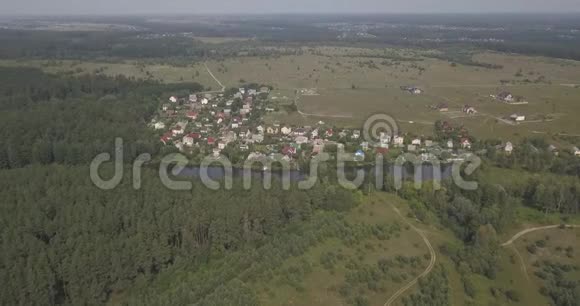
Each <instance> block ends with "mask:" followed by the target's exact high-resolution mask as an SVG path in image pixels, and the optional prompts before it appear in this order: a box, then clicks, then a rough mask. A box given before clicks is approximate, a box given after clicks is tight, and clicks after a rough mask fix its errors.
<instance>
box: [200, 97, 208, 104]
mask: <svg viewBox="0 0 580 306" xmlns="http://www.w3.org/2000/svg"><path fill="white" fill-rule="evenodd" d="M208 103H209V100H208V99H207V98H203V99H201V105H207V104H208Z"/></svg>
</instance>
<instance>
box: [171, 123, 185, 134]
mask: <svg viewBox="0 0 580 306" xmlns="http://www.w3.org/2000/svg"><path fill="white" fill-rule="evenodd" d="M183 132H184V129H183V127H182V126H179V125H178V126H176V127H174V128H173V129H171V134H173V136H176V135H183Z"/></svg>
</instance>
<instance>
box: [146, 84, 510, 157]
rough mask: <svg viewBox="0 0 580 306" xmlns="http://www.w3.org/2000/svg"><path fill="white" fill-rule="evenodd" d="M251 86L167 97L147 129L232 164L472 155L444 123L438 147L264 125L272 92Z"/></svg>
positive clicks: (462, 134)
mask: <svg viewBox="0 0 580 306" xmlns="http://www.w3.org/2000/svg"><path fill="white" fill-rule="evenodd" d="M253 87H254V88H247V87H243V88H239V89H236V90H228V91H224V92H210V93H197V94H196V93H192V94H190V95H189V96H186V97H178V96H171V97H169V99H168V101H167V102H165V103H163V104H162V106H161V109H160V110H159V115H158V116H157V117H156V118H154V119H153V120H152V122H151V127H152V128H154V129H155V130H158V131H160V132H162V136H161V137H160V141H161V142H162V143H163V144H164V145H165V146H167V147H172V146H173V147H175V148H176V149H177V150H179V151H180V152H182V153H185V154H189V155H192V156H201V157H206V156H213V157H214V158H220V157H221V156H226V157H229V158H230V159H231V158H232V156H233V155H235V156H236V159H235V160H236V161H237V162H239V161H242V162H243V161H246V160H252V159H263V158H272V159H274V157H277V156H281V157H282V158H283V159H284V160H286V161H288V162H290V163H293V162H296V161H298V160H308V159H309V158H312V157H314V156H316V155H318V154H320V153H321V152H327V153H333V152H337V150H344V152H349V153H352V154H353V160H354V161H359V162H364V161H369V162H371V161H373V160H374V158H375V156H376V154H382V155H387V154H388V153H389V152H394V153H401V152H412V153H416V154H420V156H421V159H422V160H424V161H428V160H432V159H438V160H444V161H453V160H458V159H461V157H460V156H461V154H462V153H465V152H469V151H470V150H471V146H472V138H470V137H469V135H468V134H467V131H465V130H463V129H458V128H454V127H452V126H451V124H449V123H448V122H443V124H442V125H441V126H440V127H439V128H440V129H441V131H442V133H444V134H447V135H450V136H449V137H448V140H445V141H442V142H440V143H438V142H436V141H434V140H432V139H429V138H425V137H413V136H410V135H394V136H393V135H388V134H386V133H381V134H380V136H379V137H378V138H379V139H377V140H376V141H373V142H369V141H368V140H367V139H363V137H362V134H361V130H358V129H337V128H336V127H333V126H329V125H327V124H326V123H325V122H323V121H320V122H318V123H317V124H316V125H315V126H295V125H290V124H288V123H284V122H273V123H271V124H265V123H264V116H265V115H266V114H267V113H268V112H274V111H275V110H276V109H277V105H275V104H273V103H272V102H271V99H269V94H270V91H271V88H270V87H268V86H260V87H257V86H253ZM402 89H403V90H408V91H409V92H411V93H413V94H420V93H421V92H422V91H421V89H418V88H416V87H409V88H402ZM437 107H438V109H439V111H445V108H447V106H446V105H443V104H442V105H439V106H437ZM463 112H465V113H467V114H473V113H476V110H475V109H474V108H473V107H470V106H468V105H466V106H465V107H464V109H463ZM451 135H454V136H451ZM502 148H503V149H504V150H505V152H506V154H510V153H511V152H512V150H513V144H511V143H509V142H508V143H506V144H505V145H504V146H502ZM331 155H332V154H331ZM442 156H445V158H442Z"/></svg>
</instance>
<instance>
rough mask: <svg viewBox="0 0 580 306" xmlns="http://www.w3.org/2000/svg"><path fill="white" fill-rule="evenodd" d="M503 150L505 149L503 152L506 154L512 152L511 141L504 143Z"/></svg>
mask: <svg viewBox="0 0 580 306" xmlns="http://www.w3.org/2000/svg"><path fill="white" fill-rule="evenodd" d="M504 150H505V152H506V153H507V154H508V155H509V154H512V152H513V150H514V145H513V144H512V143H511V142H509V141H508V142H507V143H506V144H505V147H504Z"/></svg>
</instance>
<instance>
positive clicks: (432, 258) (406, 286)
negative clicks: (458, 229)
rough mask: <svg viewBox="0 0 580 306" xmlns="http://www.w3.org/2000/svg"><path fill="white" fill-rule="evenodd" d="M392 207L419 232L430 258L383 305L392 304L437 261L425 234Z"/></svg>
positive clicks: (396, 210)
mask: <svg viewBox="0 0 580 306" xmlns="http://www.w3.org/2000/svg"><path fill="white" fill-rule="evenodd" d="M392 208H393V210H394V211H395V212H396V213H397V215H399V217H401V219H403V220H404V221H405V223H407V224H408V225H409V226H410V227H411V228H412V229H413V230H414V231H415V232H417V234H419V236H421V238H422V239H423V242H425V245H427V248H429V253H430V254H431V259H430V260H429V265H428V266H427V268H426V269H425V271H423V273H421V274H419V275H418V276H417V277H415V278H414V279H412V280H411V281H410V282H408V283H407V284H406V285H405V286H403V287H401V288H400V289H399V290H397V292H395V294H393V296H391V298H389V299H388V300H387V301H386V302H385V304H384V306H390V305H392V304H393V302H395V300H397V299H398V298H399V297H400V296H401V295H402V294H403V293H405V291H407V290H409V288H411V287H413V286H414V285H415V284H416V283H417V281H419V279H420V278H421V277H425V276H427V275H428V274H429V273H431V270H433V268H434V267H435V262H437V253H435V249H434V248H433V246H432V245H431V242H430V241H429V239H427V236H425V234H424V233H423V231H421V230H420V229H418V228H417V227H415V226H414V225H413V224H412V223H411V222H409V221H407V219H405V218H404V217H403V215H401V212H400V211H399V209H397V208H396V207H395V206H394V205H392Z"/></svg>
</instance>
